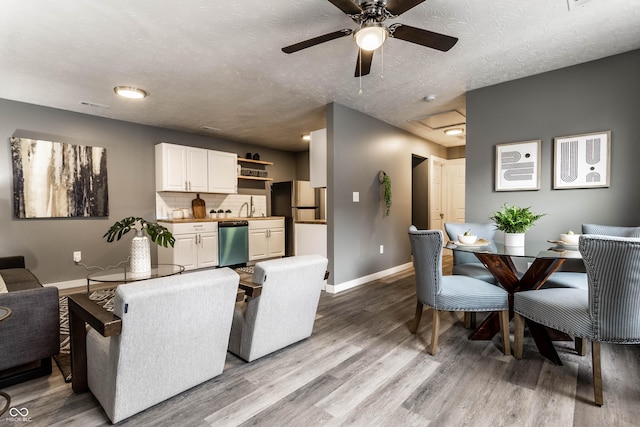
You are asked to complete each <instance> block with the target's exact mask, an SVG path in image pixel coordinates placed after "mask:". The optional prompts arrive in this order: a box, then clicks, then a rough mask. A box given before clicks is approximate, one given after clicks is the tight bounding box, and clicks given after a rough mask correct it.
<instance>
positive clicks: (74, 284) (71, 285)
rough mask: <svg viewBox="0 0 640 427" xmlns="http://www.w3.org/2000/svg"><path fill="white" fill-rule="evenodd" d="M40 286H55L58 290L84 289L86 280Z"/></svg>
mask: <svg viewBox="0 0 640 427" xmlns="http://www.w3.org/2000/svg"><path fill="white" fill-rule="evenodd" d="M42 286H55V287H56V288H58V289H71V288H82V287H84V288H86V287H87V279H76V280H69V281H66V282H57V283H46V284H44V285H42Z"/></svg>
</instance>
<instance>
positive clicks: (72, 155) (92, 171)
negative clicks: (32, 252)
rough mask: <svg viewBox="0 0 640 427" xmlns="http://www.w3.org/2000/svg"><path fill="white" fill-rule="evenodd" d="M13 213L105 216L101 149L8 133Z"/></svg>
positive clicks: (103, 151)
mask: <svg viewBox="0 0 640 427" xmlns="http://www.w3.org/2000/svg"><path fill="white" fill-rule="evenodd" d="M11 157H12V163H13V208H14V216H15V217H16V218H69V217H104V216H109V197H108V189H107V150H106V149H105V148H101V147H90V146H85V145H72V144H66V143H62V142H54V141H43V140H37V139H28V138H11Z"/></svg>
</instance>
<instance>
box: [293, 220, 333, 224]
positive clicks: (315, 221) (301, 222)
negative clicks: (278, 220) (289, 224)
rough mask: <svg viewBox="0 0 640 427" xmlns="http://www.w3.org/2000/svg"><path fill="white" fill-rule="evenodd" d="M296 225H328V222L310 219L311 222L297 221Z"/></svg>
mask: <svg viewBox="0 0 640 427" xmlns="http://www.w3.org/2000/svg"><path fill="white" fill-rule="evenodd" d="M296 224H320V225H326V224H327V220H326V219H310V220H305V221H296Z"/></svg>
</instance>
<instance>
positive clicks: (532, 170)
mask: <svg viewBox="0 0 640 427" xmlns="http://www.w3.org/2000/svg"><path fill="white" fill-rule="evenodd" d="M540 143H541V141H540V140H539V139H538V140H535V141H523V142H512V143H509V144H497V145H496V179H495V189H496V191H523V190H539V189H540Z"/></svg>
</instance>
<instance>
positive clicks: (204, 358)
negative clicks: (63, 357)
mask: <svg viewBox="0 0 640 427" xmlns="http://www.w3.org/2000/svg"><path fill="white" fill-rule="evenodd" d="M238 280H239V277H238V275H237V274H236V273H235V272H234V271H232V270H230V269H228V268H221V269H215V270H201V271H196V272H191V273H183V274H181V275H176V276H170V277H162V278H158V279H151V280H146V281H140V282H136V283H131V284H127V285H122V286H118V288H117V289H116V295H115V301H114V311H113V315H115V316H114V318H115V319H117V320H118V321H120V319H121V332H120V334H118V335H114V336H108V337H105V336H102V335H101V333H99V332H98V331H96V330H95V329H90V330H89V332H88V334H87V337H86V368H87V370H86V376H87V381H88V385H89V389H90V390H91V392H92V393H93V395H94V396H95V397H96V399H97V400H98V402H100V405H102V407H103V408H104V410H105V412H106V413H107V416H108V417H109V419H110V420H111V421H112V422H114V423H117V422H118V421H120V420H123V419H125V418H127V417H130V416H131V415H134V414H136V413H138V412H140V411H142V410H144V409H146V408H149V407H151V406H153V405H155V404H157V403H159V402H162V401H164V400H166V399H168V398H170V397H172V396H174V395H176V394H179V393H181V392H183V391H185V390H187V389H190V388H192V387H194V386H196V385H198V384H200V383H202V382H204V381H207V380H209V379H211V378H213V377H215V376H217V375H219V374H221V373H222V371H223V368H224V364H225V358H226V354H227V343H228V342H229V332H230V329H231V320H232V317H233V306H234V304H235V301H236V294H237V290H238ZM74 301H75V300H73V299H71V298H70V308H72V310H73V313H74V314H75V312H76V311H78V310H79V311H81V310H82V309H84V310H87V312H88V313H91V312H96V311H97V310H101V309H100V308H99V307H98V306H97V305H95V304H94V306H95V307H93V308H91V307H82V308H81V309H78V308H75V307H74V305H75V304H74ZM80 302H82V301H80ZM102 311H104V310H102ZM89 323H90V324H92V325H93V324H94V323H93V322H91V321H90V322H89ZM71 324H72V331H71V333H72V334H74V333H76V332H77V331H75V330H73V329H74V326H73V325H74V324H75V320H74V319H73V318H72V319H71ZM83 326H84V324H83ZM83 329H84V328H83ZM101 332H102V331H101ZM72 351H73V352H74V353H75V352H77V351H79V352H80V353H78V355H76V354H74V355H73V356H72V357H74V359H73V360H76V357H80V354H82V349H77V348H73V347H72ZM75 376H76V373H75V371H74V377H75ZM74 382H75V378H74Z"/></svg>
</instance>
